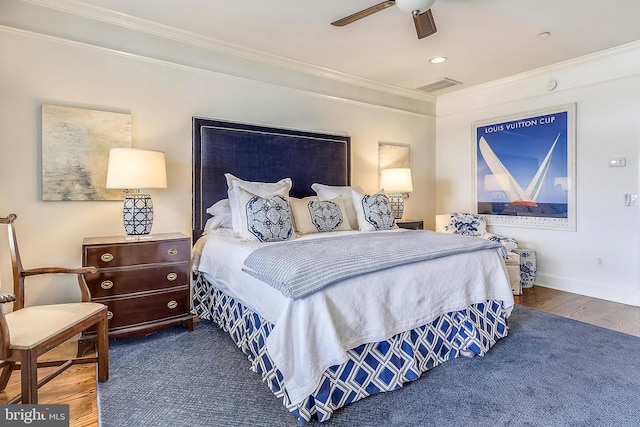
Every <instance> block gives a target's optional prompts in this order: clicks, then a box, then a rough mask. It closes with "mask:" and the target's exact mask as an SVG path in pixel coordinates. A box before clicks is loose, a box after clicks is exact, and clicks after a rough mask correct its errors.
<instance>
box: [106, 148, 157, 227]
mask: <svg viewBox="0 0 640 427" xmlns="http://www.w3.org/2000/svg"><path fill="white" fill-rule="evenodd" d="M107 188H122V189H126V190H137V191H138V192H137V193H128V194H127V196H126V197H125V198H124V206H123V208H122V219H123V221H124V230H125V232H126V233H127V234H128V235H129V236H141V235H146V234H149V233H150V232H151V227H152V226H153V201H152V200H151V196H150V195H148V194H140V193H139V191H140V189H141V188H167V168H166V166H165V161H164V153H163V152H161V151H153V150H140V149H137V148H112V149H111V150H110V151H109V166H108V169H107Z"/></svg>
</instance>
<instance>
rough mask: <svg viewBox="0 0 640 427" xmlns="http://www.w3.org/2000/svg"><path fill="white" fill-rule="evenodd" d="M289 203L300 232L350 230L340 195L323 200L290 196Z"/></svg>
mask: <svg viewBox="0 0 640 427" xmlns="http://www.w3.org/2000/svg"><path fill="white" fill-rule="evenodd" d="M289 203H291V212H292V213H293V222H294V224H295V227H296V230H297V231H298V233H300V234H309V233H322V232H326V231H348V230H351V227H350V226H349V221H348V219H347V217H346V214H345V209H344V201H343V200H342V197H336V198H335V199H332V200H323V201H321V200H319V199H318V198H317V197H305V198H304V199H295V198H293V197H291V198H289Z"/></svg>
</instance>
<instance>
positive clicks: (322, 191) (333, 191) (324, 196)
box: [311, 182, 362, 230]
mask: <svg viewBox="0 0 640 427" xmlns="http://www.w3.org/2000/svg"><path fill="white" fill-rule="evenodd" d="M311 189H312V190H313V191H315V192H316V194H317V195H318V197H319V198H320V200H333V199H335V198H336V197H342V201H343V202H344V210H343V212H344V213H345V215H346V217H347V220H348V221H349V228H350V229H353V230H357V229H358V216H357V215H356V211H355V207H354V205H353V200H352V195H351V190H352V189H354V190H357V191H360V192H362V188H360V187H358V186H335V185H324V184H318V183H317V182H316V183H313V184H312V185H311Z"/></svg>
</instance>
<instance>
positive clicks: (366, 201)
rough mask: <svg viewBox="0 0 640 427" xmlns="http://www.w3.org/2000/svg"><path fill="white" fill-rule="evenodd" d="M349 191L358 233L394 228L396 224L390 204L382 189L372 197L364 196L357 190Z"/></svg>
mask: <svg viewBox="0 0 640 427" xmlns="http://www.w3.org/2000/svg"><path fill="white" fill-rule="evenodd" d="M351 191H352V194H353V206H354V208H355V210H356V215H357V216H358V227H359V228H360V231H378V230H391V229H392V228H395V225H396V223H395V218H394V217H393V211H392V210H391V203H390V202H389V198H388V197H387V196H386V195H385V194H384V190H383V189H381V190H380V191H378V192H377V193H376V194H372V195H368V194H364V193H363V192H361V191H358V190H351Z"/></svg>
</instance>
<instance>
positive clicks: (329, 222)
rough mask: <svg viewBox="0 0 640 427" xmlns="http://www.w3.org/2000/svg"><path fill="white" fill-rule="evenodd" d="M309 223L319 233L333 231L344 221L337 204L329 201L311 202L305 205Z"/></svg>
mask: <svg viewBox="0 0 640 427" xmlns="http://www.w3.org/2000/svg"><path fill="white" fill-rule="evenodd" d="M307 206H308V207H309V214H310V215H311V222H312V223H313V225H315V227H316V229H318V231H319V232H321V233H322V232H324V231H333V230H335V229H336V228H338V227H340V224H342V222H343V221H344V218H343V217H342V211H341V210H340V206H338V204H337V203H334V202H331V201H322V202H321V201H311V202H309V203H308V204H307Z"/></svg>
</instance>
